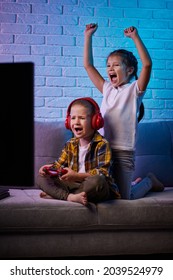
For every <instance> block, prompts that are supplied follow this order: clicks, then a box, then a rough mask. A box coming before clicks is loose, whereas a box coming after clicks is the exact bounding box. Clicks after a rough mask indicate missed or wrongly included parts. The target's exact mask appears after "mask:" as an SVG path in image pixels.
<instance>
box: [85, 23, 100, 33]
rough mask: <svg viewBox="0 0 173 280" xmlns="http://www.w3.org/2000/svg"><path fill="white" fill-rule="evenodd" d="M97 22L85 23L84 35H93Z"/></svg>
mask: <svg viewBox="0 0 173 280" xmlns="http://www.w3.org/2000/svg"><path fill="white" fill-rule="evenodd" d="M97 28H98V24H97V23H90V24H87V25H86V29H85V35H93V34H94V32H95V31H96V30H97Z"/></svg>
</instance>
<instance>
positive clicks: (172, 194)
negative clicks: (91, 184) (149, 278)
mask: <svg viewBox="0 0 173 280" xmlns="http://www.w3.org/2000/svg"><path fill="white" fill-rule="evenodd" d="M39 194H40V190H33V189H25V190H18V189H16V190H15V189H11V190H10V197H8V198H6V199H4V200H1V204H0V213H1V215H0V225H1V226H0V232H45V231H46V232H57V231H58V232H59V231H65V232H68V231H84V230H85V231H94V230H96V229H97V230H108V229H109V230H122V229H128V230H129V229H133V230H134V229H173V215H172V213H173V203H172V201H173V188H167V189H166V190H165V191H164V192H160V193H154V192H150V193H149V194H148V195H147V196H146V197H144V198H141V199H137V200H131V201H130V200H123V199H117V200H112V201H107V202H102V203H98V204H97V205H95V204H92V203H90V204H89V206H88V207H86V206H83V205H81V204H79V203H74V202H68V201H62V200H56V199H43V198H40V196H39Z"/></svg>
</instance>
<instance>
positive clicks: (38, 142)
mask: <svg viewBox="0 0 173 280" xmlns="http://www.w3.org/2000/svg"><path fill="white" fill-rule="evenodd" d="M71 136H72V133H71V131H70V130H67V129H66V128H65V125H64V122H63V121H58V122H35V178H36V176H37V175H38V170H39V168H40V167H41V166H42V165H44V164H47V163H51V162H53V161H55V160H57V159H58V157H59V156H60V153H61V151H62V149H63V147H64V144H65V143H66V142H67V140H68V139H70V138H71Z"/></svg>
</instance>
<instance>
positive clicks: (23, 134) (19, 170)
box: [0, 62, 34, 187]
mask: <svg viewBox="0 0 173 280" xmlns="http://www.w3.org/2000/svg"><path fill="white" fill-rule="evenodd" d="M0 79H1V90H0V102H1V110H0V131H1V134H0V186H13V187H15V186H32V185H34V64H33V63H32V62H26V63H25V62H21V63H20V62H19V63H18V62H17V63H0Z"/></svg>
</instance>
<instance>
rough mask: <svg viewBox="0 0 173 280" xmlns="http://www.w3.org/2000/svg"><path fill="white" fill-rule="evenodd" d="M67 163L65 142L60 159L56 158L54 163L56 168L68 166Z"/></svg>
mask: <svg viewBox="0 0 173 280" xmlns="http://www.w3.org/2000/svg"><path fill="white" fill-rule="evenodd" d="M66 165H67V143H66V144H65V146H64V148H63V150H62V152H61V155H60V157H59V158H58V160H56V161H55V162H54V164H53V166H54V167H55V168H57V169H58V168H60V167H61V166H66Z"/></svg>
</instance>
